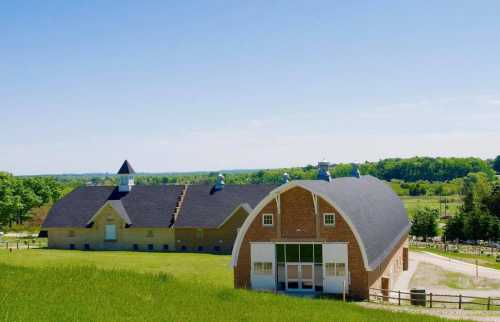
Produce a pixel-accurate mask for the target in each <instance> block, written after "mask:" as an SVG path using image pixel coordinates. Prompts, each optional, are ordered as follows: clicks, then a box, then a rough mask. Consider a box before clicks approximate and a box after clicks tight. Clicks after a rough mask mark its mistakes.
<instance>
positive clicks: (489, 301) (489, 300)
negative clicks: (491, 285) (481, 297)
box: [487, 296, 491, 311]
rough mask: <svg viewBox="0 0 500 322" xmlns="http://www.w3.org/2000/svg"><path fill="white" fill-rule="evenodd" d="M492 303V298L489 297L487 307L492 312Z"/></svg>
mask: <svg viewBox="0 0 500 322" xmlns="http://www.w3.org/2000/svg"><path fill="white" fill-rule="evenodd" d="M490 303H491V297H489V296H488V305H487V309H488V311H489V310H490Z"/></svg>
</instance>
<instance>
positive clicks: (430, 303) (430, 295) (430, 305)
mask: <svg viewBox="0 0 500 322" xmlns="http://www.w3.org/2000/svg"><path fill="white" fill-rule="evenodd" d="M429 297H430V302H429V307H430V308H431V309H432V293H430V294H429Z"/></svg>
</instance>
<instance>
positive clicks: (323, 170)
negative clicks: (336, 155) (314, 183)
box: [318, 160, 332, 181]
mask: <svg viewBox="0 0 500 322" xmlns="http://www.w3.org/2000/svg"><path fill="white" fill-rule="evenodd" d="M329 167H330V162H328V161H326V160H323V161H320V162H318V170H319V171H318V180H324V181H330V180H331V179H332V176H331V175H330V171H328V168H329Z"/></svg>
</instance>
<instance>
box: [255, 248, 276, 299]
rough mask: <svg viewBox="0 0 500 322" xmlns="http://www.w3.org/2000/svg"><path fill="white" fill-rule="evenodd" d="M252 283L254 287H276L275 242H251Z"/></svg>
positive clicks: (268, 288) (272, 288) (261, 288)
mask: <svg viewBox="0 0 500 322" xmlns="http://www.w3.org/2000/svg"><path fill="white" fill-rule="evenodd" d="M250 256H251V265H252V267H251V283H252V288H253V289H258V290H274V289H275V288H276V280H275V276H276V273H275V271H276V263H275V258H276V255H275V246H274V244H273V243H256V244H251V255H250Z"/></svg>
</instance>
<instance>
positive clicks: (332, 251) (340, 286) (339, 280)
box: [323, 243, 349, 294]
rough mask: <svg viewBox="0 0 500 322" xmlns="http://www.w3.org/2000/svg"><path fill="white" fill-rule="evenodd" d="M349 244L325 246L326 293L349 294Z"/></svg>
mask: <svg viewBox="0 0 500 322" xmlns="http://www.w3.org/2000/svg"><path fill="white" fill-rule="evenodd" d="M347 258H348V257H347V244H345V243H331V244H323V291H324V292H325V293H337V294H339V293H342V292H343V291H344V287H345V292H346V293H347V292H348V291H349V289H348V288H349V269H348V263H347Z"/></svg>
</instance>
